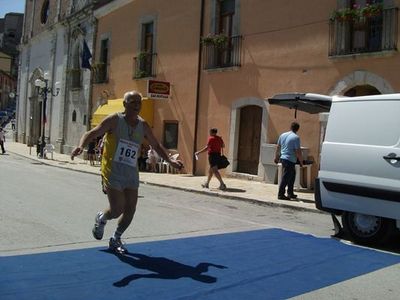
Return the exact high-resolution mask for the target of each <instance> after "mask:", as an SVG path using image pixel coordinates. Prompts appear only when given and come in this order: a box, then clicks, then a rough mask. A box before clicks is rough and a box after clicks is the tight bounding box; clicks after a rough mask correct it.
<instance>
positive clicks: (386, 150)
mask: <svg viewBox="0 0 400 300" xmlns="http://www.w3.org/2000/svg"><path fill="white" fill-rule="evenodd" d="M269 102H270V104H278V105H284V106H288V107H291V108H295V109H296V110H297V109H298V110H302V111H308V112H311V113H316V109H315V107H316V103H318V106H320V108H321V110H320V111H321V112H322V111H327V110H328V109H329V106H330V113H329V118H328V123H327V127H326V134H325V139H324V142H323V144H322V150H321V160H320V169H319V172H318V177H317V179H316V182H315V202H316V207H317V208H318V209H320V210H323V211H327V212H330V213H332V215H341V216H342V226H343V229H344V230H345V232H346V233H347V234H348V235H349V236H350V237H351V238H352V239H353V240H354V241H356V242H358V243H377V242H382V241H384V240H385V239H386V238H387V237H389V236H390V235H391V234H392V233H393V232H395V230H396V227H397V228H400V94H390V95H376V96H363V97H337V96H333V97H328V96H324V95H317V94H284V95H283V94H281V95H277V96H275V97H273V98H270V99H269ZM308 106H309V107H311V108H312V110H311V111H310V109H309V108H308ZM334 222H335V223H336V224H335V225H336V226H340V223H339V222H338V221H337V219H336V218H334ZM340 229H341V228H340Z"/></svg>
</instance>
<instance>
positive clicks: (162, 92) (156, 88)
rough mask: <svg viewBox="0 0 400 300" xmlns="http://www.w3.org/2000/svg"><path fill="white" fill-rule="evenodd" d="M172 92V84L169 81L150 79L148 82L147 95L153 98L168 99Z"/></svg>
mask: <svg viewBox="0 0 400 300" xmlns="http://www.w3.org/2000/svg"><path fill="white" fill-rule="evenodd" d="M170 94H171V84H170V83H169V82H167V81H158V80H149V81H148V83H147V97H149V98H151V99H160V100H167V99H168V98H169V96H170Z"/></svg>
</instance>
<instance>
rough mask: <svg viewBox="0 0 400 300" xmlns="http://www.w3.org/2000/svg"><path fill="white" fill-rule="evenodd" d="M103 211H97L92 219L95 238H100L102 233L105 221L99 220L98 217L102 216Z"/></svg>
mask: <svg viewBox="0 0 400 300" xmlns="http://www.w3.org/2000/svg"><path fill="white" fill-rule="evenodd" d="M102 214H103V212H101V211H99V212H98V213H97V215H96V217H95V219H94V226H93V229H92V233H93V237H94V238H95V239H96V240H101V239H102V238H103V234H104V226H106V224H107V221H101V220H100V217H101V216H102Z"/></svg>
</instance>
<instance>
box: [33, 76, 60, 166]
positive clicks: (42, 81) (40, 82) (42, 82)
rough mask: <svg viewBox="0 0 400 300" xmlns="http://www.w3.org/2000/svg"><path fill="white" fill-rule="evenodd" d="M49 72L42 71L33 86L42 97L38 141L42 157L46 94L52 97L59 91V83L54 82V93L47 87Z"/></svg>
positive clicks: (44, 143)
mask: <svg viewBox="0 0 400 300" xmlns="http://www.w3.org/2000/svg"><path fill="white" fill-rule="evenodd" d="M49 79H50V76H49V73H48V72H46V73H44V75H43V77H41V78H38V79H36V80H35V86H36V87H37V88H38V92H39V95H41V96H42V97H43V107H42V137H41V142H40V154H39V156H40V157H41V158H44V153H43V152H44V147H45V145H46V142H45V139H44V135H45V130H44V129H45V123H46V104H47V94H50V95H52V96H53V97H56V96H58V93H59V92H60V83H59V82H56V83H55V89H56V90H55V93H54V90H53V89H52V88H50V87H49Z"/></svg>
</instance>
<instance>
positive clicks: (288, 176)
mask: <svg viewBox="0 0 400 300" xmlns="http://www.w3.org/2000/svg"><path fill="white" fill-rule="evenodd" d="M281 164H282V169H283V175H282V180H281V184H280V185H279V192H278V197H280V196H284V195H285V188H286V186H287V194H288V196H291V195H293V194H294V193H293V186H294V180H295V178H296V168H295V166H296V164H295V163H294V162H291V161H290V160H286V159H281Z"/></svg>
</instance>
